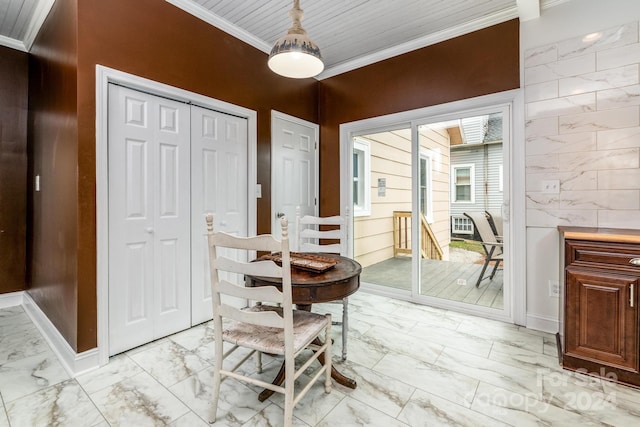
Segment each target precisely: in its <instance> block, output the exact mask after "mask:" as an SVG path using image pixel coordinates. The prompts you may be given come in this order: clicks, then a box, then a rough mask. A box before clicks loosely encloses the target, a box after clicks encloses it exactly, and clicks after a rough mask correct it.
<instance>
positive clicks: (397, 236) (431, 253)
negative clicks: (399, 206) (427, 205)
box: [393, 211, 442, 260]
mask: <svg viewBox="0 0 640 427" xmlns="http://www.w3.org/2000/svg"><path fill="white" fill-rule="evenodd" d="M410 253H411V212H409V211H393V256H394V257H395V256H397V255H398V254H410ZM420 256H421V257H422V258H427V259H439V260H441V259H442V248H441V247H440V244H439V243H438V240H437V239H436V236H435V234H433V230H431V226H429V223H428V222H427V219H426V218H425V217H424V215H422V214H420Z"/></svg>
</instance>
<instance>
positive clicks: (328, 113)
mask: <svg viewBox="0 0 640 427" xmlns="http://www.w3.org/2000/svg"><path fill="white" fill-rule="evenodd" d="M518 28H519V25H518V20H517V19H516V20H512V21H508V22H505V23H503V24H499V25H495V26H493V27H490V28H486V29H483V30H480V31H476V32H473V33H471V34H467V35H464V36H461V37H457V38H455V39H451V40H447V41H444V42H442V43H438V44H435V45H433V46H428V47H425V48H423V49H419V50H416V51H413V52H410V53H407V54H405V55H401V56H397V57H395V58H391V59H387V60H386V61H382V62H378V63H376V64H372V65H369V66H367V67H363V68H360V69H357V70H353V71H351V72H348V73H344V74H340V75H338V76H335V77H332V78H329V79H325V80H322V81H321V82H320V90H319V97H320V100H319V107H318V110H319V112H320V182H321V188H320V195H321V197H320V213H321V214H322V215H336V214H338V213H339V211H340V206H339V204H340V198H339V194H338V193H336V192H335V191H334V189H335V188H340V187H339V186H340V170H339V168H340V165H339V162H338V161H337V159H339V158H340V134H339V132H340V129H339V126H340V124H341V123H347V122H351V121H355V120H361V119H365V118H370V117H376V116H381V115H386V114H391V113H397V112H401V111H408V110H413V109H417V108H423V107H428V106H431V105H438V104H443V103H446V102H452V101H457V100H461V99H467V98H472V97H475V96H480V95H487V94H490V93H496V92H502V91H505V90H510V89H516V88H518V87H520V77H519V76H520V71H519V30H518Z"/></svg>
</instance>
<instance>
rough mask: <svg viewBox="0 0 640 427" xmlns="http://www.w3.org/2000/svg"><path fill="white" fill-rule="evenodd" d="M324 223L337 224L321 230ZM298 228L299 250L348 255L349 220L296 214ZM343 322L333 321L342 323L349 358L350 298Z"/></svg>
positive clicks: (344, 307)
mask: <svg viewBox="0 0 640 427" xmlns="http://www.w3.org/2000/svg"><path fill="white" fill-rule="evenodd" d="M323 225H327V226H337V227H338V228H334V229H333V230H321V229H320V227H321V226H323ZM296 230H298V251H300V252H324V253H335V254H339V255H342V256H346V253H347V221H346V219H345V218H343V217H341V216H330V217H319V216H312V215H305V216H303V217H302V218H300V215H299V213H298V214H297V215H296ZM322 239H332V240H338V243H330V244H323V242H322ZM336 302H337V303H342V322H333V324H334V325H340V324H341V325H342V360H347V335H348V331H349V299H348V298H343V299H342V300H341V301H336Z"/></svg>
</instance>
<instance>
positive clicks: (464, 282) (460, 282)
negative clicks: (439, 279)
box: [456, 279, 467, 286]
mask: <svg viewBox="0 0 640 427" xmlns="http://www.w3.org/2000/svg"><path fill="white" fill-rule="evenodd" d="M456 283H457V284H458V285H459V286H467V280H466V279H458V280H456Z"/></svg>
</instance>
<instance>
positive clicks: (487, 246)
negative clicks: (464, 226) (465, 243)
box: [464, 212, 503, 288]
mask: <svg viewBox="0 0 640 427" xmlns="http://www.w3.org/2000/svg"><path fill="white" fill-rule="evenodd" d="M464 216H466V217H467V218H469V219H470V220H471V222H473V226H474V228H475V229H476V230H477V231H478V234H479V235H480V240H482V248H483V249H484V252H485V257H484V265H483V266H482V271H481V272H480V275H479V276H478V281H477V282H476V288H477V287H479V286H480V282H482V281H483V280H484V279H486V278H487V277H485V276H484V273H485V271H486V270H487V267H488V266H489V263H490V262H493V263H494V266H493V270H491V274H490V275H489V279H493V276H495V274H496V271H497V270H498V266H499V265H500V263H501V262H502V261H503V255H502V242H500V241H498V238H497V237H496V235H495V234H494V232H493V230H492V229H491V225H489V220H488V219H487V215H486V214H485V213H484V212H465V213H464Z"/></svg>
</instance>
